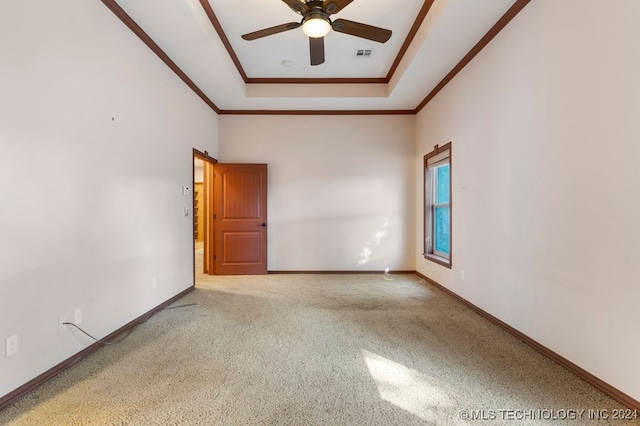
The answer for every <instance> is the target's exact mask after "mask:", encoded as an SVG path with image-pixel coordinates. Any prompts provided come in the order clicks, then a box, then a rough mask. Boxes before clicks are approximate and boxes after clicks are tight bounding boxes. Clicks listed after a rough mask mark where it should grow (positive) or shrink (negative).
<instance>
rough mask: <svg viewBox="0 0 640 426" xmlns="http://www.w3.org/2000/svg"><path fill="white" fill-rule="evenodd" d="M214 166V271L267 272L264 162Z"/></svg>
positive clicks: (265, 167) (250, 273) (265, 171)
mask: <svg viewBox="0 0 640 426" xmlns="http://www.w3.org/2000/svg"><path fill="white" fill-rule="evenodd" d="M213 168H214V179H213V182H214V184H213V186H214V190H213V192H214V217H213V219H214V220H213V221H214V229H215V242H214V245H215V251H214V263H215V273H216V275H260V274H266V273H267V165H266V164H222V163H217V164H215V165H214V166H213Z"/></svg>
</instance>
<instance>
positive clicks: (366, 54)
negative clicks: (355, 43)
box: [353, 49, 373, 59]
mask: <svg viewBox="0 0 640 426" xmlns="http://www.w3.org/2000/svg"><path fill="white" fill-rule="evenodd" d="M372 53H373V49H356V53H355V55H353V57H354V58H356V59H364V58H370V57H371V54H372Z"/></svg>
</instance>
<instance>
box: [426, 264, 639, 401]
mask: <svg viewBox="0 0 640 426" xmlns="http://www.w3.org/2000/svg"><path fill="white" fill-rule="evenodd" d="M415 274H416V275H417V276H419V277H420V278H422V279H424V280H425V281H427V282H428V283H430V284H432V285H433V286H434V287H436V288H438V289H440V290H442V291H443V292H445V293H447V294H448V295H449V296H451V297H453V298H454V299H456V300H457V301H459V302H460V303H462V304H463V305H466V306H467V307H469V308H471V309H472V310H473V311H474V312H476V313H477V314H479V315H481V316H483V317H484V318H486V319H488V320H489V321H491V322H492V323H494V324H496V325H497V326H498V327H500V328H502V329H504V330H505V331H507V332H509V333H511V334H513V335H514V336H515V337H517V338H518V339H520V340H522V341H523V342H524V343H526V344H528V345H529V346H531V347H532V348H533V349H535V350H537V351H538V352H540V353H541V354H542V355H544V356H546V357H547V358H550V359H551V360H553V361H555V362H556V363H558V364H560V365H561V366H563V367H564V368H566V369H567V370H569V371H571V372H572V373H574V374H575V375H576V376H578V377H580V378H581V379H582V380H584V381H585V382H587V383H589V384H590V385H592V386H593V387H595V388H596V389H598V390H600V391H602V392H603V393H605V394H606V395H608V396H610V397H611V398H613V399H615V400H617V401H618V402H620V403H621V404H624V405H626V406H627V407H629V408H631V409H632V410H640V401H638V400H636V399H635V398H632V397H631V396H629V395H627V394H626V393H624V392H622V391H621V390H619V389H616V388H615V387H613V386H611V385H610V384H608V383H607V382H605V381H603V380H602V379H599V378H598V377H596V376H594V375H593V374H591V373H589V372H588V371H586V370H585V369H583V368H581V367H579V366H577V365H576V364H574V363H573V362H571V361H569V360H568V359H566V358H564V357H563V356H561V355H559V354H557V353H555V352H554V351H552V350H551V349H549V348H547V347H546V346H544V345H542V344H540V343H538V342H536V341H535V340H533V339H532V338H531V337H529V336H527V335H526V334H524V333H522V332H520V331H518V330H516V329H515V328H513V327H511V326H510V325H509V324H507V323H505V322H503V321H501V320H499V319H498V318H496V317H494V316H493V315H491V314H490V313H488V312H486V311H484V310H482V309H480V308H479V307H477V306H476V305H474V304H473V303H471V302H469V301H468V300H467V299H465V298H463V297H462V296H460V295H458V294H457V293H454V292H453V291H451V290H449V289H448V288H446V287H445V286H443V285H442V284H440V283H438V282H436V281H434V280H432V279H431V278H429V277H427V276H425V275H422V274H421V273H420V272H417V271H416V272H415Z"/></svg>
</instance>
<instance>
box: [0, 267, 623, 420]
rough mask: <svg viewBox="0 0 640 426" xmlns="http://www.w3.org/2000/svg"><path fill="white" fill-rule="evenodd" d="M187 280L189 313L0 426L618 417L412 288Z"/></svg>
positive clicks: (381, 280)
mask: <svg viewBox="0 0 640 426" xmlns="http://www.w3.org/2000/svg"><path fill="white" fill-rule="evenodd" d="M198 277H199V278H198V288H197V289H196V291H194V292H192V293H190V294H189V295H187V296H186V297H185V298H183V299H182V300H180V301H178V302H176V305H178V304H185V303H196V304H197V305H196V306H189V307H184V308H179V309H173V310H164V311H162V312H160V313H158V314H157V315H156V316H154V317H153V318H151V319H150V320H149V321H148V322H147V323H145V324H143V325H141V326H140V327H138V328H137V329H136V330H135V331H134V332H133V333H132V334H131V335H130V336H129V337H128V338H127V339H125V340H124V341H123V342H121V343H119V344H117V345H113V346H109V347H105V348H103V349H101V350H100V351H98V352H97V353H95V354H94V355H92V356H90V357H89V358H87V359H86V360H84V361H82V362H81V363H79V364H77V365H76V366H74V367H72V368H71V369H69V370H67V371H65V372H63V373H61V374H60V375H59V376H58V377H56V378H55V379H54V380H52V381H50V382H48V383H46V384H45V385H43V386H42V387H41V388H39V389H37V390H36V391H34V392H32V393H31V394H29V395H28V396H27V397H25V398H24V399H23V400H21V401H20V402H18V403H17V404H15V405H13V406H11V407H9V408H7V409H5V410H4V411H2V412H0V424H12V425H84V424H91V425H111V424H114V425H123V424H127V425H129V424H130V425H199V424H202V425H236V424H238V425H240V424H243V425H244V424H264V425H412V424H416V425H421V424H437V425H456V424H491V425H498V424H509V425H514V424H533V425H545V424H554V425H555V424H570V425H580V424H589V423H593V424H595V423H594V422H590V421H589V420H588V413H589V412H588V410H590V409H591V410H596V409H598V410H603V409H606V410H609V412H611V410H613V409H619V408H622V407H621V406H620V405H619V404H617V403H616V402H615V401H613V400H611V399H610V398H608V397H606V396H605V395H603V394H602V393H600V392H599V391H597V390H595V389H594V388H593V387H591V386H590V385H588V384H586V383H585V382H583V381H582V380H581V379H579V378H577V377H576V376H574V375H573V374H572V373H570V372H568V371H566V370H564V369H563V368H562V367H560V366H558V365H556V364H555V363H554V362H552V361H550V360H549V359H547V358H545V357H543V356H542V355H540V354H538V353H537V352H535V351H534V350H532V349H530V348H529V347H528V346H526V345H525V344H523V343H521V342H520V341H518V340H516V339H515V338H513V337H512V336H511V335H508V334H507V333H506V332H503V331H502V330H500V329H498V328H497V327H495V326H494V325H493V324H491V323H489V322H488V321H486V320H484V319H483V318H481V317H480V316H478V315H477V314H475V313H473V312H472V311H471V310H469V309H467V308H465V307H464V306H462V305H460V304H459V303H457V302H455V301H454V300H452V299H451V298H450V297H449V296H447V295H445V294H444V293H442V292H440V291H439V290H436V289H433V288H432V287H430V286H429V285H427V284H425V283H424V282H422V281H421V280H420V279H419V278H418V277H416V276H414V275H268V276H258V277H203V276H202V275H200V274H199V275H198ZM88 331H90V330H88ZM473 410H475V411H473ZM501 410H502V411H501ZM560 410H586V411H585V412H584V413H582V414H580V412H575V413H574V412H571V411H569V412H563V411H560ZM572 413H573V414H572ZM466 415H475V416H476V417H480V418H485V419H488V420H484V421H483V420H469V421H467V420H465V419H464V417H465V416H466ZM574 415H575V417H576V420H571V419H567V420H563V419H562V418H564V417H565V416H574ZM492 417H494V418H493V419H492ZM509 417H513V418H514V419H519V420H509ZM531 417H537V418H539V419H535V420H534V419H531ZM600 423H608V422H599V423H598V424H600ZM612 423H615V422H612ZM628 424H632V422H628Z"/></svg>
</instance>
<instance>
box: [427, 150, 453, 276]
mask: <svg viewBox="0 0 640 426" xmlns="http://www.w3.org/2000/svg"><path fill="white" fill-rule="evenodd" d="M451 145H452V144H451V142H448V143H446V144H444V145H442V146H438V145H436V146H434V147H433V151H431V152H429V153H428V154H426V155H425V156H424V161H423V173H424V174H423V185H424V186H423V194H424V195H423V196H424V205H423V216H424V217H423V225H424V232H423V233H424V235H423V237H424V238H423V240H424V252H423V253H422V254H423V256H424V258H425V259H427V260H430V261H432V262H435V263H437V264H439V265H442V266H444V267H446V268H449V269H451V267H452V266H453V190H452V189H453V186H452V180H453V150H452V149H451ZM447 151H449V154H448V156H446V157H443V158H442V159H440V160H439V161H444V160H445V159H448V163H449V203H445V204H436V203H434V202H433V201H435V200H436V191H437V176H436V173H435V170H436V169H435V168H432V169H429V164H428V163H429V159H430V158H433V157H435V156H437V155H442V154H443V153H445V152H447ZM436 207H449V254H448V255H447V254H446V253H442V252H438V251H436V250H434V239H435V238H434V237H435V235H434V218H435V209H436Z"/></svg>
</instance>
